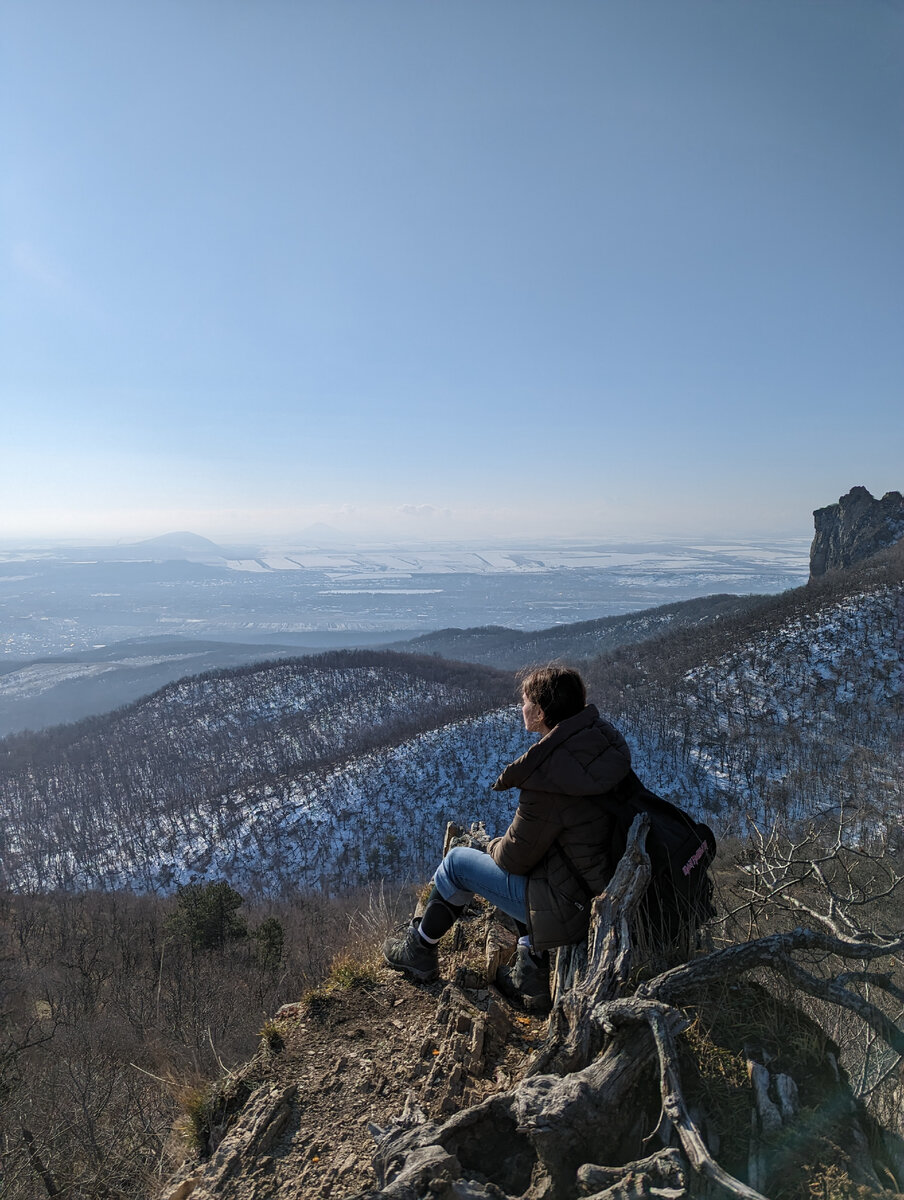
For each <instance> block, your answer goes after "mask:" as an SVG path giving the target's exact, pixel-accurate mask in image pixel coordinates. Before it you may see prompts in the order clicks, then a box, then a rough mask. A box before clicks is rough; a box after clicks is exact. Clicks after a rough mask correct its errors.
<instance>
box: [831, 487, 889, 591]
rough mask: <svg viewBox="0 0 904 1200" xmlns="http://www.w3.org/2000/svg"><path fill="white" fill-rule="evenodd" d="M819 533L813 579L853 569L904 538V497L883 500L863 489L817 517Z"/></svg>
mask: <svg viewBox="0 0 904 1200" xmlns="http://www.w3.org/2000/svg"><path fill="white" fill-rule="evenodd" d="M813 520H814V524H815V526H816V533H815V536H814V538H813V544H812V545H811V547H810V578H811V579H817V578H819V576H821V575H825V573H826V572H827V571H835V570H838V569H839V568H843V567H852V566H853V565H854V564H855V563H858V562H862V561H863V559H865V558H869V557H870V556H871V555H873V554H878V553H879V551H880V550H887V549H888V547H889V546H893V545H894V544H895V542H898V541H900V540H901V539H902V538H904V496H902V495H901V493H900V492H886V493H885V495H884V496H883V497H882V499H881V500H877V499H876V498H875V497H874V496H873V495H872V493H871V492H870V491H869V490H868V489H867V488H865V487H863V486H862V485H860V484H858V485H857V486H856V487H852V488H851V490H850V491H849V492H848V493H847V495H845V496H841V497H840V498H839V500H838V503H837V504H828V505H826V507H825V508H817V509H816V510H815V512H814V513H813Z"/></svg>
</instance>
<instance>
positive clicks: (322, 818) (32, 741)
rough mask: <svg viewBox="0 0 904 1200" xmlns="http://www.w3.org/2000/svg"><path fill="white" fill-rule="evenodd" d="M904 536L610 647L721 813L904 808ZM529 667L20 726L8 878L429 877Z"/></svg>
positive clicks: (689, 779) (274, 678) (177, 703)
mask: <svg viewBox="0 0 904 1200" xmlns="http://www.w3.org/2000/svg"><path fill="white" fill-rule="evenodd" d="M901 579H902V571H901V554H900V552H898V553H896V554H889V555H886V556H885V557H884V558H882V559H881V560H878V561H877V562H875V563H873V564H872V565H870V566H867V567H861V568H858V569H856V570H852V571H848V572H845V573H842V574H839V575H836V576H834V577H830V578H827V579H826V580H824V581H821V582H819V583H818V584H811V585H808V586H807V587H805V588H798V589H795V590H793V591H790V592H787V593H784V594H783V595H782V596H779V597H772V598H771V599H769V600H768V601H763V602H760V603H758V604H757V605H756V606H755V607H751V608H749V609H747V610H746V611H742V612H739V613H735V614H734V615H725V616H724V617H723V618H721V619H720V620H718V621H711V622H708V623H707V624H705V625H703V626H699V627H696V628H685V629H682V630H675V631H672V632H670V633H669V634H667V635H665V636H663V637H660V638H656V639H652V640H650V641H647V642H646V643H644V644H642V645H636V646H632V647H626V648H623V649H621V650H619V651H617V652H615V653H614V654H610V655H607V656H601V657H598V658H597V659H595V660H593V661H592V662H591V663H590V664H588V666H587V673H588V676H589V679H590V682H591V698H592V699H594V700H595V701H596V702H597V703H598V705H599V707H600V708H601V710H602V711H603V712H604V713H605V714H606V715H608V716H610V717H611V718H612V719H613V720H614V721H615V722H616V724H618V725H620V726H621V727H622V728H623V729H624V731H625V733H626V735H627V737H628V740H629V743H630V744H631V746H632V749H633V752H634V757H635V765H636V767H637V769H638V771H639V773H640V774H641V775H642V776H643V777H644V778H645V779H646V780H647V781H648V782H649V783H650V784H651V785H652V786H653V787H655V788H656V789H657V790H659V791H661V792H662V793H664V794H666V795H670V796H673V797H675V798H677V799H678V800H680V801H681V802H682V803H684V804H685V805H687V806H689V807H691V808H693V809H696V810H697V811H699V812H703V813H704V814H709V816H708V818H707V819H710V820H712V821H713V823H715V824H716V825H717V826H718V827H719V828H720V829H721V830H723V831H724V830H727V829H730V828H732V827H736V826H737V825H738V824H739V823H741V822H743V821H744V820H746V818H747V816H748V815H752V816H753V817H754V818H756V819H763V818H767V817H770V816H776V815H780V816H787V817H790V818H795V817H800V816H804V815H808V814H813V813H814V812H817V811H821V810H824V809H827V808H832V807H833V806H837V805H838V804H840V803H842V802H844V803H845V804H846V805H848V806H849V807H855V808H856V809H858V810H860V811H862V812H863V814H864V817H865V819H866V820H869V821H872V820H874V819H875V813H876V812H879V813H880V814H881V813H888V812H900V804H901V783H900V779H901V771H900V768H901V748H902V735H904V723H902V696H904V693H902V678H901V653H902V643H901V638H902V624H904V622H902V583H901ZM512 699H513V684H512V681H511V678H510V677H506V676H504V675H502V674H500V673H493V672H491V671H488V670H486V669H485V668H481V667H478V666H473V667H470V666H464V665H462V664H450V663H446V662H443V661H442V660H440V659H435V658H427V659H416V658H413V657H410V656H405V655H395V654H389V653H382V654H381V653H373V652H368V653H364V652H344V653H341V654H334V655H330V656H323V657H317V658H313V659H306V660H295V661H290V662H284V663H279V664H270V665H263V666H259V667H256V668H253V669H245V670H238V671H232V672H215V673H212V674H209V675H203V676H199V677H196V678H191V679H186V680H182V681H180V682H179V683H177V684H173V685H171V686H170V687H167V688H165V689H163V690H162V691H161V692H159V693H157V694H156V695H155V696H152V697H149V698H148V699H147V700H145V701H143V702H141V703H139V704H137V705H133V706H132V707H130V708H127V709H124V710H122V711H121V712H120V713H118V714H114V715H113V716H111V717H109V718H98V719H96V720H93V721H88V722H82V723H80V724H78V725H75V726H67V727H61V728H59V729H57V730H54V731H48V732H47V733H46V734H43V735H37V736H35V737H32V738H25V737H14V738H9V739H7V740H6V741H5V742H3V743H0V753H2V767H0V788H2V792H0V795H2V803H3V817H2V826H0V829H2V837H3V843H4V851H5V853H4V859H5V862H6V870H7V885H8V886H10V887H13V888H19V889H27V890H33V889H46V888H54V887H65V888H109V887H121V886H129V887H134V888H138V889H142V890H145V889H147V890H171V889H173V888H174V887H176V886H177V885H179V884H181V883H185V882H186V881H189V880H216V879H221V878H225V879H228V880H229V881H230V882H231V883H233V884H234V885H235V886H237V887H239V888H240V889H241V890H242V891H243V892H247V893H248V894H250V895H260V894H271V895H273V894H279V893H280V892H282V891H284V890H286V889H290V890H291V889H295V888H299V887H301V888H316V889H318V890H323V889H326V890H330V891H333V890H337V889H338V890H341V889H342V888H344V887H348V886H355V885H359V884H362V883H367V882H370V881H373V880H376V879H379V878H384V877H385V878H390V879H405V878H424V877H425V876H426V875H427V874H428V873H429V869H430V867H431V865H432V863H433V860H434V858H435V856H436V853H437V849H438V847H437V845H436V840H437V836H438V832H437V831H438V830H440V829H441V828H442V826H443V824H444V822H445V821H446V820H449V819H451V820H457V821H465V822H467V821H470V820H473V819H476V818H483V819H485V820H486V822H487V826H488V828H489V829H490V830H497V831H498V830H500V829H501V828H504V826H505V824H506V823H507V821H508V819H509V816H510V813H511V809H512V804H513V802H514V800H513V797H512V796H511V795H509V794H505V793H503V794H499V795H497V794H496V793H493V792H491V791H490V790H489V788H490V784H491V783H492V781H493V780H494V779H495V777H496V775H497V773H498V771H499V770H500V768H501V767H502V766H503V765H504V764H505V763H506V762H508V761H510V760H511V759H512V758H515V757H517V756H518V755H519V754H520V753H522V752H523V751H524V749H525V748H526V746H527V745H528V739H527V738H526V736H525V734H524V732H523V730H522V728H521V722H520V713H519V711H518V709H517V707H516V706H515V705H513V704H512V703H511V700H512Z"/></svg>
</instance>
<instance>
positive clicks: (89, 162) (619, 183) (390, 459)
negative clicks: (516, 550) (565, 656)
mask: <svg viewBox="0 0 904 1200" xmlns="http://www.w3.org/2000/svg"><path fill="white" fill-rule="evenodd" d="M0 12H2V16H0V22H2V62H0V75H2V84H0V88H2V92H0V155H2V162H0V168H2V177H0V230H2V239H3V242H2V268H0V270H2V288H0V320H2V347H0V360H2V365H0V387H2V403H3V421H2V441H0V447H2V449H0V535H4V536H14V535H22V536H32V535H35V534H52V535H55V534H61V535H62V534H65V535H73V534H83V533H84V534H98V535H108V534H112V535H122V536H130V535H136V534H147V535H150V534H156V533H163V532H165V531H166V530H169V529H176V528H189V529H192V530H194V531H196V532H198V533H202V534H206V535H208V536H212V537H218V536H220V537H222V536H224V535H226V534H228V533H239V534H243V535H248V534H252V533H256V532H262V533H267V534H277V533H280V534H286V535H290V534H291V531H292V530H294V529H300V528H301V527H303V526H304V525H306V524H308V523H310V522H312V521H326V522H328V523H330V524H332V525H335V526H336V527H337V528H342V529H347V530H358V531H363V530H367V529H378V530H381V531H385V532H391V533H393V534H395V535H397V536H399V537H405V536H411V537H417V538H418V539H423V538H431V537H435V538H437V539H439V538H443V537H447V536H457V535H461V534H476V533H479V534H481V535H489V534H499V535H505V534H508V533H512V534H514V533H518V534H523V533H528V534H530V533H538V534H541V533H542V534H544V535H546V534H600V535H601V536H602V535H605V536H610V535H617V534H631V535H642V534H653V533H669V532H672V533H685V532H695V533H701V532H704V531H705V532H708V533H711V534H719V533H721V534H724V535H726V536H735V535H740V534H744V533H753V532H767V531H775V532H778V531H787V532H802V533H806V532H808V531H809V529H810V528H811V517H810V512H811V510H812V509H813V508H814V507H816V506H819V505H822V504H827V503H831V502H832V501H834V500H836V499H837V498H838V496H839V495H840V494H841V493H842V492H844V491H847V490H848V489H849V488H850V487H851V486H852V485H854V484H864V485H865V486H867V487H868V488H870V490H871V491H873V492H874V493H875V494H877V495H881V494H882V493H883V492H884V491H886V490H888V489H891V488H898V489H901V488H904V397H902V392H904V388H902V383H904V253H902V251H904V218H902V214H904V69H902V68H904V3H902V2H901V0H844V2H842V0H541V2H537V0H434V2H433V3H427V2H425V0H128V2H124V0H103V2H102V0H78V2H77V3H73V0H4V2H3V4H2V9H0Z"/></svg>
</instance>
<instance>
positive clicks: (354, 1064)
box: [162, 914, 546, 1200]
mask: <svg viewBox="0 0 904 1200" xmlns="http://www.w3.org/2000/svg"><path fill="white" fill-rule="evenodd" d="M469 925H470V926H471V928H469V927H468V926H469ZM474 926H479V927H480V929H479V932H478V930H477V929H476V928H474ZM497 933H498V934H499V935H500V936H501V937H502V938H503V939H505V932H504V931H501V930H498V929H497ZM446 940H447V941H448V942H449V943H450V945H448V946H445V947H444V954H443V958H442V962H443V968H444V975H445V979H441V980H438V981H437V982H436V983H434V984H432V985H430V986H428V987H424V986H418V985H415V984H413V983H411V982H409V981H408V980H407V979H406V978H405V977H404V976H403V975H400V974H398V973H397V972H394V971H390V970H389V969H387V968H384V967H374V966H373V965H372V964H354V963H351V962H349V961H345V962H340V963H339V964H338V967H337V969H336V971H335V973H334V976H333V979H332V980H331V982H330V983H328V984H327V985H326V986H325V987H323V988H321V989H318V990H317V991H315V992H313V993H311V994H310V995H309V996H307V997H305V998H304V999H303V1000H300V1001H299V1002H298V1003H293V1004H287V1005H284V1006H283V1008H282V1009H280V1011H279V1012H278V1013H277V1014H276V1016H275V1017H274V1019H273V1020H272V1021H271V1022H269V1023H268V1024H267V1026H266V1027H265V1030H264V1035H263V1036H262V1039H261V1045H260V1048H259V1050H258V1052H257V1054H256V1055H255V1056H254V1058H253V1059H252V1060H251V1061H250V1062H249V1063H247V1064H245V1066H243V1067H242V1068H241V1069H240V1070H239V1071H237V1072H235V1073H234V1074H233V1075H230V1076H228V1077H227V1078H226V1079H224V1080H222V1081H220V1083H219V1084H217V1085H216V1087H215V1089H214V1090H213V1092H212V1093H211V1096H210V1097H208V1099H207V1102H206V1104H205V1105H204V1106H203V1107H202V1108H201V1109H200V1111H198V1112H196V1113H194V1121H195V1127H196V1129H195V1130H190V1131H189V1132H197V1131H200V1134H201V1136H202V1138H203V1139H204V1141H205V1143H206V1144H205V1145H204V1147H203V1149H202V1153H200V1154H199V1153H194V1154H192V1155H190V1156H189V1157H188V1158H187V1159H186V1161H185V1162H184V1163H183V1164H182V1166H181V1167H180V1168H179V1170H178V1171H177V1172H176V1174H175V1176H174V1179H173V1180H171V1182H170V1183H169V1184H168V1185H167V1187H166V1188H165V1189H164V1190H163V1192H162V1198H163V1200H186V1198H187V1197H191V1198H192V1200H206V1198H207V1197H211V1196H216V1197H217V1198H218V1200H230V1198H233V1197H234V1198H235V1200H239V1198H241V1200H264V1198H265V1197H267V1198H269V1197H279V1200H319V1198H321V1197H324V1198H325V1197H330V1198H335V1197H347V1196H354V1195H355V1194H357V1193H359V1192H362V1191H367V1190H368V1189H370V1188H373V1187H375V1186H376V1180H375V1176H374V1171H373V1168H372V1165H371V1159H372V1156H373V1153H374V1146H375V1139H374V1132H375V1131H376V1130H377V1129H383V1128H385V1127H387V1126H389V1125H390V1124H392V1123H393V1121H395V1120H396V1119H397V1118H398V1117H399V1115H400V1113H402V1112H403V1111H404V1110H405V1108H406V1106H408V1108H409V1109H410V1108H411V1107H412V1106H414V1105H417V1106H418V1107H419V1108H420V1109H422V1110H423V1111H424V1112H425V1113H426V1114H427V1116H428V1117H430V1118H433V1119H442V1118H444V1117H447V1116H449V1115H451V1114H452V1113H455V1112H457V1111H459V1109H461V1108H465V1107H468V1106H470V1105H472V1104H473V1103H475V1102H477V1101H479V1100H481V1099H483V1098H484V1097H485V1096H487V1095H489V1094H491V1093H493V1092H495V1091H500V1090H504V1089H506V1088H509V1087H510V1086H511V1085H512V1083H513V1082H515V1081H517V1079H518V1078H520V1075H521V1074H522V1073H523V1069H524V1065H525V1063H526V1061H527V1059H528V1057H529V1055H530V1053H531V1051H532V1050H533V1048H534V1047H535V1046H536V1045H537V1043H538V1041H539V1040H540V1039H541V1038H542V1035H543V1032H544V1030H545V1026H546V1022H545V1020H542V1019H539V1018H537V1017H530V1016H527V1015H525V1014H524V1013H521V1012H519V1011H518V1010H516V1009H515V1008H513V1007H512V1006H511V1005H510V1004H509V1003H508V1002H507V1001H506V1000H505V998H504V997H503V996H502V994H501V993H500V992H499V991H498V990H497V989H496V988H495V987H489V986H487V983H486V968H485V965H484V964H483V963H482V962H481V961H480V959H479V958H475V954H474V950H473V947H474V946H475V945H477V944H482V943H484V942H485V941H486V917H485V916H481V915H476V914H475V915H474V916H473V917H472V921H471V922H469V923H468V924H467V925H465V926H463V927H460V929H459V931H458V933H457V936H456V938H455V939H454V941H453V939H452V938H451V937H450V938H448V939H446ZM205 1152H209V1156H208V1153H205Z"/></svg>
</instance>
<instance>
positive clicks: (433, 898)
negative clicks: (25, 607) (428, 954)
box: [418, 888, 467, 945]
mask: <svg viewBox="0 0 904 1200" xmlns="http://www.w3.org/2000/svg"><path fill="white" fill-rule="evenodd" d="M466 907H467V906H466V905H464V904H450V903H449V901H448V900H444V899H443V898H442V896H441V895H440V894H439V892H437V890H436V888H434V889H433V892H432V893H431V895H430V899H429V901H428V903H427V907H426V908H425V909H424V914H423V916H422V917H421V922H420V925H418V933H420V935H421V937H422V938H423V939H424V941H425V942H428V943H429V944H430V945H433V944H435V943H436V942H438V941H439V939H440V938H441V937H442V936H443V934H444V933H448V932H449V930H450V929H451V928H452V926H453V925H454V924H455V922H456V920H457V919H458V917H460V916H461V914H462V913H463V912H464V911H465V908H466Z"/></svg>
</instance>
